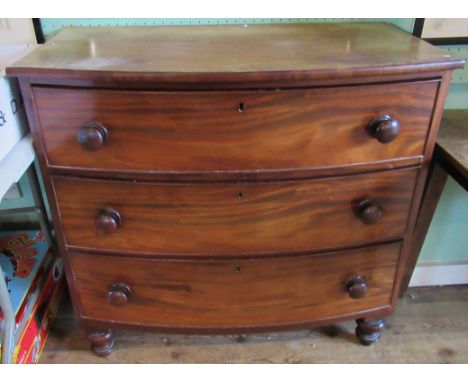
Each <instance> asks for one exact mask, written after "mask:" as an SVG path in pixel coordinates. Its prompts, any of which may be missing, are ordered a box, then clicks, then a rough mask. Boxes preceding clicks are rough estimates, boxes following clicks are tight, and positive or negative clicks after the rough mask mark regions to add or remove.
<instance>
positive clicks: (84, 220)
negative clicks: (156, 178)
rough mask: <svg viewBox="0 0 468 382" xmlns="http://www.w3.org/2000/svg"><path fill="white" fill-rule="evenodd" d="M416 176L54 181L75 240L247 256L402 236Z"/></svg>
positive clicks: (114, 247)
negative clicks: (238, 180)
mask: <svg viewBox="0 0 468 382" xmlns="http://www.w3.org/2000/svg"><path fill="white" fill-rule="evenodd" d="M416 174H417V170H416V169H409V170H400V171H391V172H381V173H373V174H364V175H357V176H352V177H341V178H328V179H317V180H308V181H290V182H265V183H224V184H223V183H218V184H216V183H203V184H193V183H183V184H182V183H181V184H174V183H172V184H164V183H137V182H123V181H122V182H119V181H102V180H91V179H78V178H69V177H55V178H54V184H55V189H56V194H57V198H58V204H59V207H60V214H61V217H62V223H63V229H64V233H65V238H66V242H67V244H68V245H71V246H77V247H82V248H94V249H101V250H111V251H124V252H127V251H131V252H139V253H149V254H164V255H166V254H181V255H193V256H197V255H205V256H206V255H212V254H223V255H236V256H241V255H251V254H272V253H292V252H302V251H310V250H319V249H324V248H334V247H343V246H351V245H362V244H366V243H368V242H379V241H384V240H392V239H393V240H394V239H399V238H402V237H403V235H404V231H405V227H406V219H407V216H408V211H409V206H410V202H411V196H412V191H413V187H414V183H415V178H416ZM364 210H365V211H364ZM364 215H365V216H364ZM379 217H380V220H378V218H379ZM369 218H370V219H371V220H372V219H373V218H375V219H374V220H372V221H368V220H369Z"/></svg>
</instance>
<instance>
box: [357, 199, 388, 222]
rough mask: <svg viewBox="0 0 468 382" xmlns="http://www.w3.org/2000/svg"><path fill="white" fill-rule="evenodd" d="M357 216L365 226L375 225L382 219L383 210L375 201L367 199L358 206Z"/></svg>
mask: <svg viewBox="0 0 468 382" xmlns="http://www.w3.org/2000/svg"><path fill="white" fill-rule="evenodd" d="M357 215H358V217H359V218H360V219H361V220H362V222H363V223H364V224H375V223H377V222H378V221H379V220H380V219H382V216H383V211H382V208H381V207H380V206H379V205H378V204H377V203H376V202H375V201H373V200H371V199H365V200H362V201H360V202H359V204H358V206H357Z"/></svg>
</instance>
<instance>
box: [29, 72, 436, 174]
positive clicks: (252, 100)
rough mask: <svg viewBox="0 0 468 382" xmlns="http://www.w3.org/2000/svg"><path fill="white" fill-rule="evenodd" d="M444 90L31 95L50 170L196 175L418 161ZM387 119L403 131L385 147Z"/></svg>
mask: <svg viewBox="0 0 468 382" xmlns="http://www.w3.org/2000/svg"><path fill="white" fill-rule="evenodd" d="M437 87H438V82H436V81H430V82H420V83H399V84H398V83H396V84H386V85H368V86H348V87H337V88H322V89H309V90H307V89H305V90H304V89H301V90H280V91H231V92H136V91H107V90H76V89H75V90H73V89H53V88H41V87H34V88H33V92H34V97H35V102H36V107H37V111H38V115H39V120H40V126H41V129H42V135H43V138H44V142H45V147H46V151H47V157H48V162H49V164H50V165H54V166H65V167H67V166H68V167H77V168H85V169H105V170H115V171H117V170H122V171H132V170H135V171H145V170H146V171H153V172H154V171H156V172H158V171H159V172H169V171H170V172H189V173H192V172H194V173H197V172H205V171H210V172H211V171H221V172H236V171H245V172H249V171H251V172H252V171H255V170H266V171H268V170H278V169H279V170H281V169H282V170H291V169H295V170H305V169H318V168H323V167H330V166H331V167H333V166H344V165H350V164H363V163H367V162H370V163H373V164H374V165H376V164H377V163H378V162H381V161H388V160H392V159H398V158H406V159H408V158H410V157H414V158H415V159H414V163H416V162H418V161H419V160H420V158H418V156H420V155H422V154H423V149H424V143H425V137H426V135H427V130H428V126H429V123H430V118H431V113H432V108H433V105H434V100H435V96H436V91H437ZM383 114H389V115H391V116H392V117H393V118H394V119H396V120H398V121H399V126H400V131H399V134H398V136H397V137H396V139H395V140H394V141H392V142H390V143H385V144H384V143H380V142H379V141H378V140H377V139H376V138H374V137H372V136H371V134H370V132H369V129H368V124H369V122H370V121H371V120H373V119H374V118H375V117H377V116H379V115H383ZM97 122H98V123H100V125H96V124H95V123H97ZM93 123H94V124H93ZM85 126H86V127H85ZM103 127H104V128H105V130H103ZM77 134H80V141H81V142H82V144H80V143H78V140H77ZM83 147H85V148H83Z"/></svg>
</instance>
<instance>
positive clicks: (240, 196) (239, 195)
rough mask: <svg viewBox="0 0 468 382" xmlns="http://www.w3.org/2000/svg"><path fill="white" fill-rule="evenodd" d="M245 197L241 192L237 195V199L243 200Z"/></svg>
mask: <svg viewBox="0 0 468 382" xmlns="http://www.w3.org/2000/svg"><path fill="white" fill-rule="evenodd" d="M243 197H244V193H243V192H242V191H239V192H238V193H237V199H242V198H243Z"/></svg>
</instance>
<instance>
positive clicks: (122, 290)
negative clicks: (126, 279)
mask: <svg viewBox="0 0 468 382" xmlns="http://www.w3.org/2000/svg"><path fill="white" fill-rule="evenodd" d="M131 292H132V291H131V289H130V287H129V286H128V285H126V284H123V283H116V284H113V285H112V286H111V288H110V289H109V292H107V298H108V300H109V302H110V303H111V304H112V305H114V306H124V305H127V303H128V299H129V298H130V294H131Z"/></svg>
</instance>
